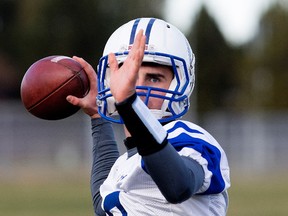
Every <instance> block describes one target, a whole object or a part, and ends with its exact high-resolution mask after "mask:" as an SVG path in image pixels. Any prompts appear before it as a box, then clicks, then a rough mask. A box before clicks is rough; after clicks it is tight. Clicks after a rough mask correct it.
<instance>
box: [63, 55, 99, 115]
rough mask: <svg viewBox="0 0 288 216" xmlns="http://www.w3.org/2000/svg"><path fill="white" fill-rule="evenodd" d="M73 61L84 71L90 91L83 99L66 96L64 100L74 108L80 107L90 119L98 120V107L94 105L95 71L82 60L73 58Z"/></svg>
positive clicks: (95, 93)
mask: <svg viewBox="0 0 288 216" xmlns="http://www.w3.org/2000/svg"><path fill="white" fill-rule="evenodd" d="M73 59H74V60H76V61H77V62H79V63H80V64H81V65H82V67H83V69H84V71H85V72H86V74H87V76H88V79H89V84H90V90H89V92H88V94H87V95H86V96H85V97H83V98H78V97H75V96H73V95H68V96H67V98H66V100H67V101H68V102H69V103H71V104H73V105H75V106H79V107H81V109H82V110H83V111H84V112H85V113H86V114H87V115H89V116H90V117H91V118H100V115H99V113H98V107H97V104H96V96H97V75H96V73H95V70H94V69H93V67H92V66H91V65H90V64H89V63H88V62H86V61H85V60H84V59H83V58H79V57H76V56H73Z"/></svg>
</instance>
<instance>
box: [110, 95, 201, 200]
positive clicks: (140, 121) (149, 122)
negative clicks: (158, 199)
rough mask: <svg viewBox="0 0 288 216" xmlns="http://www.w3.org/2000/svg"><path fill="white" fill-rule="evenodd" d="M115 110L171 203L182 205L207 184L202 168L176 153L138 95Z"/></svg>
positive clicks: (152, 175)
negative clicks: (204, 183)
mask: <svg viewBox="0 0 288 216" xmlns="http://www.w3.org/2000/svg"><path fill="white" fill-rule="evenodd" d="M116 108H117V110H118V112H119V114H120V115H121V117H122V118H123V121H124V123H125V126H126V127H127V129H128V130H129V132H130V133H131V135H132V137H133V139H134V140H135V143H136V146H137V149H138V153H139V154H140V155H142V156H143V160H144V162H145V167H146V168H147V171H148V172H149V174H150V175H151V177H152V178H153V180H154V181H155V183H156V184H157V186H158V188H159V189H160V191H161V192H162V194H163V195H164V196H165V198H166V199H167V200H168V201H169V202H172V203H178V202H182V201H184V200H186V199H188V198H189V197H191V196H192V195H193V194H194V193H195V192H196V191H197V190H199V188H200V187H201V185H202V183H203V180H204V172H203V170H202V167H201V166H200V165H199V164H198V163H197V162H195V161H194V160H192V159H191V160H190V159H188V158H182V157H181V156H180V155H179V154H178V153H177V151H176V150H175V149H174V148H173V147H172V146H171V145H170V144H169V143H168V141H167V132H166V131H165V130H164V128H163V127H162V125H161V124H160V123H159V122H158V121H157V120H156V119H155V117H154V116H152V114H151V113H150V111H149V110H147V109H148V108H147V107H146V106H145V105H144V104H143V102H142V101H140V99H139V98H137V96H136V95H134V96H132V97H130V98H128V99H127V100H126V101H124V102H122V103H120V104H116ZM143 113H144V114H143ZM155 120H156V121H155Z"/></svg>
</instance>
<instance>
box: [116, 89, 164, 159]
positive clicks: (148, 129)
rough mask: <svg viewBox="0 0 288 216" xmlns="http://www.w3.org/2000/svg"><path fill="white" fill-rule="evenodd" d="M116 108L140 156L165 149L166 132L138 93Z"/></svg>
mask: <svg viewBox="0 0 288 216" xmlns="http://www.w3.org/2000/svg"><path fill="white" fill-rule="evenodd" d="M115 106H116V108H117V110H118V113H119V114H120V116H121V118H122V119H123V121H124V124H125V126H126V128H127V130H128V131H129V133H130V134H131V136H132V137H133V138H134V140H135V141H136V145H137V149H138V153H139V154H140V155H148V154H152V153H154V152H157V151H159V150H161V149H162V148H164V147H165V145H166V144H167V132H166V130H165V129H164V128H163V127H162V125H161V124H160V122H159V121H158V120H157V119H156V118H155V117H154V116H153V114H152V113H151V112H150V110H149V109H148V107H147V106H146V105H145V104H144V103H143V101H142V100H141V99H140V98H139V97H138V96H137V94H136V93H134V94H133V95H132V96H130V97H129V98H126V99H125V100H124V101H122V102H121V103H116V104H115Z"/></svg>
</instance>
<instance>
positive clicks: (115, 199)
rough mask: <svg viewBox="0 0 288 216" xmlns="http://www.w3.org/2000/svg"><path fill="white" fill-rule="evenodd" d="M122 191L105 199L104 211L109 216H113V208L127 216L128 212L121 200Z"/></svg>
mask: <svg viewBox="0 0 288 216" xmlns="http://www.w3.org/2000/svg"><path fill="white" fill-rule="evenodd" d="M119 195H120V191H115V192H113V193H111V194H109V195H107V196H106V197H105V200H104V205H103V206H104V210H105V212H106V213H107V214H108V215H109V216H113V214H112V213H111V212H110V210H111V209H113V208H115V207H116V208H118V209H119V211H120V212H121V213H122V215H123V216H127V212H126V210H125V209H124V207H123V206H122V204H121V203H120V199H119Z"/></svg>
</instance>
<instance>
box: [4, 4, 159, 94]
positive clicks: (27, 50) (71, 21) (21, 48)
mask: <svg viewBox="0 0 288 216" xmlns="http://www.w3.org/2000/svg"><path fill="white" fill-rule="evenodd" d="M163 2H164V0H161V1H149V0H134V1H131V0H121V1H115V0H105V1H101V0H82V1H69V0H61V1H59V0H38V1H33V0H21V1H20V0H14V1H11V0H2V1H1V3H0V6H1V7H0V8H1V9H0V31H1V38H0V39H1V48H0V58H1V53H2V55H5V56H6V57H7V58H8V59H10V61H11V65H15V68H14V71H15V70H16V71H17V77H18V79H17V80H14V81H15V82H16V83H17V88H15V87H14V89H17V93H18V94H17V95H10V96H13V97H19V86H20V80H21V79H22V77H23V75H24V73H25V71H26V70H27V69H28V67H29V66H30V65H31V64H32V63H33V62H35V61H36V60H38V59H40V58H42V57H45V56H49V55H57V54H59V55H67V56H73V55H77V56H81V57H83V58H85V59H86V60H87V61H89V62H90V63H91V64H92V66H93V67H95V68H96V65H97V63H98V60H99V58H100V57H101V54H102V51H103V48H104V45H105V43H106V41H107V39H108V37H109V36H110V35H111V33H112V32H113V31H114V30H115V29H116V28H118V27H119V26H120V25H122V24H123V23H125V22H127V21H128V20H130V19H133V18H137V17H139V16H141V17H144V16H153V17H159V18H161V17H162V14H163V11H162V8H163V7H162V5H163ZM4 30H5V31H4ZM2 33H3V34H2ZM3 41H5V43H4V44H3ZM2 44H3V46H2ZM2 62H3V61H2ZM0 64H1V61H0ZM5 65H6V64H5ZM5 65H4V66H3V67H5ZM3 71H4V72H3V73H5V74H4V76H7V74H6V72H5V71H6V70H3Z"/></svg>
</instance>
